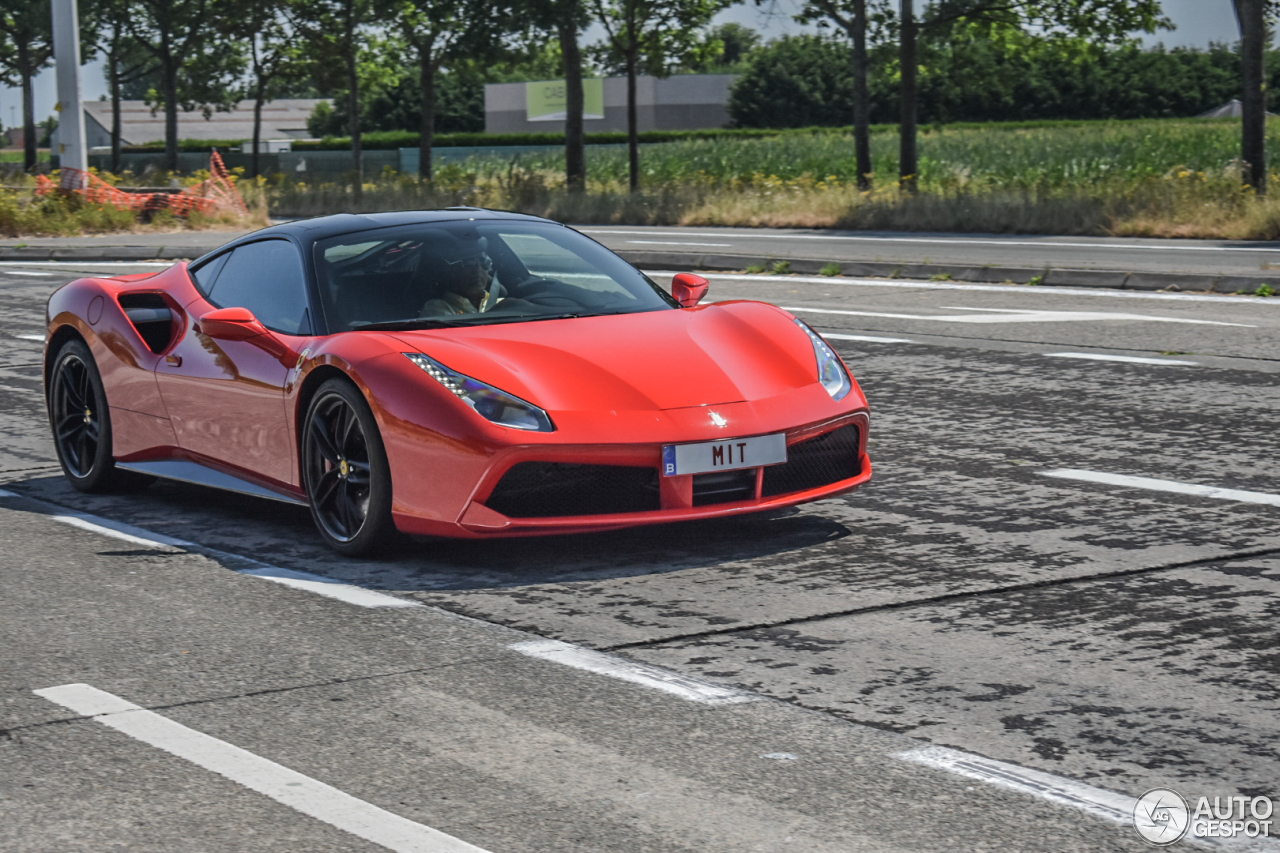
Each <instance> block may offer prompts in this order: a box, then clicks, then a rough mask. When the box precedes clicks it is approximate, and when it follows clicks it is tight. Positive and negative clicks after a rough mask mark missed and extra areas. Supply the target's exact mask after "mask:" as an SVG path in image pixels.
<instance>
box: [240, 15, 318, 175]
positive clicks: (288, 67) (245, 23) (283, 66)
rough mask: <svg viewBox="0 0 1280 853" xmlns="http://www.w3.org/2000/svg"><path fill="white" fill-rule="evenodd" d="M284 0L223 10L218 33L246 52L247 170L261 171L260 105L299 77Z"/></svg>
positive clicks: (297, 55) (298, 59) (296, 49)
mask: <svg viewBox="0 0 1280 853" xmlns="http://www.w3.org/2000/svg"><path fill="white" fill-rule="evenodd" d="M285 2H286V0H239V2H238V3H235V4H233V5H232V6H231V8H230V9H226V10H225V12H226V13H225V14H224V16H223V17H222V18H221V19H220V21H219V28H220V30H221V32H222V33H223V34H224V35H225V36H226V37H227V38H229V39H238V40H240V41H241V43H242V45H243V46H244V47H243V49H244V50H245V51H246V53H247V54H248V56H247V62H248V81H247V83H246V84H245V86H244V88H243V93H244V94H246V95H248V96H249V98H250V99H251V100H252V101H253V139H252V141H251V144H252V145H253V153H252V155H251V158H250V161H249V173H250V174H251V175H252V176H253V177H257V176H258V175H259V174H260V173H261V155H262V152H261V150H260V149H261V148H262V107H263V104H265V103H267V102H268V101H270V100H272V99H273V98H277V97H280V96H281V95H282V94H283V92H284V90H285V89H286V88H287V87H288V86H289V85H291V84H293V83H296V82H297V81H298V79H299V78H300V77H301V76H302V69H303V63H302V51H301V50H300V49H299V47H298V45H297V42H296V40H295V39H294V37H293V33H292V32H291V31H290V29H289V26H288V19H287V18H286V17H285Z"/></svg>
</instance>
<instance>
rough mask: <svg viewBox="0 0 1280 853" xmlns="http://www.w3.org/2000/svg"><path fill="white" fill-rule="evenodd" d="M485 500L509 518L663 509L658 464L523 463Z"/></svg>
mask: <svg viewBox="0 0 1280 853" xmlns="http://www.w3.org/2000/svg"><path fill="white" fill-rule="evenodd" d="M484 503H485V506H487V507H489V509H491V510H493V511H494V512H500V513H502V514H503V515H505V516H507V517H508V518H555V517H558V516H569V515H610V514H613V513H619V512H646V511H649V510H656V509H661V508H662V501H661V498H660V497H659V494H658V470H657V469H656V468H651V467H648V468H640V467H633V466H630V465H578V464H573V463H568V462H521V463H520V464H518V465H515V466H513V467H512V468H511V470H510V471H508V472H507V473H506V474H504V475H503V476H502V479H501V480H500V481H498V485H497V486H496V487H494V490H493V494H491V495H490V496H489V499H488V500H486V501H485V502H484Z"/></svg>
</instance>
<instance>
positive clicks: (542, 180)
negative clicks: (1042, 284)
mask: <svg viewBox="0 0 1280 853" xmlns="http://www.w3.org/2000/svg"><path fill="white" fill-rule="evenodd" d="M1269 136H1270V139H1269V143H1268V148H1269V151H1271V152H1272V158H1273V164H1274V166H1275V167H1276V170H1277V171H1280V123H1273V127H1272V129H1271V130H1270V132H1269ZM897 147H898V137H897V133H896V131H895V130H894V129H893V128H880V129H877V130H876V132H875V133H873V135H872V155H873V162H874V167H875V172H874V174H873V175H872V183H873V188H872V189H871V190H870V191H869V192H861V191H859V190H858V189H857V181H856V178H857V176H856V175H855V174H854V168H855V167H854V163H853V140H852V137H851V136H850V134H848V133H846V132H839V131H833V130H831V129H827V130H824V131H821V132H818V131H814V132H791V133H787V134H782V135H778V136H771V137H719V138H705V139H685V140H680V141H674V142H664V143H656V144H651V145H646V146H644V147H643V149H642V152H641V162H642V175H641V185H642V191H641V192H639V193H631V192H629V190H628V188H627V186H628V184H627V155H626V149H625V148H624V147H601V148H592V149H589V152H588V187H587V192H585V193H576V194H575V193H570V192H568V191H567V190H566V188H565V185H564V159H563V154H562V153H561V152H557V151H549V152H546V151H543V152H531V153H529V154H523V155H519V156H517V157H514V158H511V157H498V156H476V157H471V158H469V159H467V160H463V161H460V162H451V163H447V164H444V165H442V166H440V167H439V168H437V171H436V177H435V180H434V181H433V182H432V183H430V184H424V183H420V182H419V181H418V180H417V178H416V176H414V175H404V174H398V173H395V172H391V171H388V172H385V173H383V174H382V175H379V176H376V177H374V178H372V179H370V180H367V181H366V182H365V184H364V185H363V188H362V190H363V191H362V193H361V200H360V202H359V203H357V202H356V199H355V194H354V193H353V188H352V186H351V185H350V182H349V181H346V182H343V181H329V182H324V181H322V182H315V181H313V182H301V181H297V180H295V179H294V178H293V177H292V176H276V177H275V178H274V179H272V180H270V181H267V180H263V179H258V180H256V181H247V180H246V181H241V182H240V185H239V186H240V189H241V192H242V194H243V195H244V196H245V199H246V201H247V202H248V203H249V205H250V208H251V210H252V211H253V214H252V216H251V217H250V219H249V220H247V221H238V222H236V223H231V222H228V221H226V220H225V218H213V219H208V218H204V219H202V218H201V217H192V219H191V220H189V221H187V222H183V223H177V222H175V223H162V224H163V225H164V226H165V227H187V228H202V227H234V226H235V225H244V226H245V227H251V226H252V225H253V224H263V223H265V222H266V217H267V213H268V211H269V212H270V214H271V215H274V216H287V217H300V216H313V215H319V214H325V213H335V212H339V211H350V212H368V211H377V210H395V209H408V208H424V207H451V206H457V205H471V206H477V207H490V208H498V209H505V210H518V211H522V212H526V213H533V214H537V215H541V216H547V217H550V218H553V219H559V220H562V221H567V222H575V223H582V224H587V223H597V224H599V223H616V224H646V225H701V226H707V225H741V226H759V227H810V228H849V229H883V230H901V231H967V232H985V233H1040V234H1082V235H1084V234H1094V235H1123V236H1151V237H1200V238H1209V237H1218V238H1230V239H1280V174H1278V175H1273V177H1272V179H1271V180H1272V185H1273V188H1274V191H1273V193H1272V194H1271V195H1269V196H1265V197H1259V196H1257V195H1255V194H1254V193H1252V192H1251V191H1247V190H1245V189H1242V187H1241V180H1240V176H1241V168H1240V162H1239V160H1238V156H1239V150H1240V124H1239V121H1238V120H1231V119H1226V120H1208V121H1206V120H1195V119H1179V120H1158V121H1113V122H1068V123H1058V124H1054V123H1040V124H1028V125H1011V124H1010V125H985V126H984V125H977V126H974V125H965V126H952V127H942V128H926V129H924V130H922V132H921V135H920V174H919V175H918V179H919V186H920V191H919V192H918V193H915V194H910V193H905V192H902V191H900V190H899V188H898V186H897V173H898V151H897ZM145 177H146V181H147V182H149V183H156V182H157V177H156V176H145ZM161 177H163V178H165V180H166V181H167V179H168V177H170V176H161ZM192 179H193V178H188V180H192ZM132 180H138V178H133V179H132ZM121 182H122V183H129V182H132V181H131V176H128V175H126V176H122V178H121ZM5 205H7V206H5V207H4V210H5V211H8V212H7V213H3V212H0V229H10V230H8V231H6V233H11V229H12V228H14V227H27V228H44V229H45V231H44V233H55V232H56V233H64V232H63V231H58V230H57V229H64V230H65V229H67V228H71V227H74V226H73V225H72V224H69V223H72V222H73V221H74V218H68V217H69V216H70V214H66V213H61V212H58V211H57V210H55V211H53V212H52V213H50V214H49V216H50V218H49V221H48V223H47V224H46V225H40V224H39V223H38V222H36V221H35V219H33V218H32V217H30V216H29V217H27V218H26V219H24V220H22V221H23V222H24V223H26V225H25V226H19V225H10V224H7V223H10V222H17V221H18V218H20V217H19V216H18V213H17V212H16V211H18V210H19V209H21V208H22V205H20V204H19V205H17V206H16V207H15V205H14V203H13V202H12V200H9V201H6V202H5ZM33 216H34V214H33ZM82 216H83V217H85V226H84V227H86V228H89V227H93V228H98V227H104V228H105V227H112V223H113V222H115V220H113V219H111V218H110V217H109V216H107V218H106V219H102V218H101V217H99V220H95V221H94V222H93V223H92V224H90V221H89V220H92V219H93V217H92V216H90V215H89V214H88V213H85V214H82ZM33 223H34V224H33ZM120 227H138V226H134V225H126V226H120ZM148 227H156V226H155V224H154V223H153V225H152V226H148ZM24 233H37V231H25V232H24Z"/></svg>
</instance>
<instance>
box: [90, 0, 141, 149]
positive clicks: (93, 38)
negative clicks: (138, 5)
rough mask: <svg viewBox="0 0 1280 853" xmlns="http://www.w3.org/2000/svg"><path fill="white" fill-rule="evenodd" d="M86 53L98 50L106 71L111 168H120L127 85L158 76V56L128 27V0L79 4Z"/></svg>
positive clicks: (99, 0)
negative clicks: (140, 42) (123, 102)
mask: <svg viewBox="0 0 1280 853" xmlns="http://www.w3.org/2000/svg"><path fill="white" fill-rule="evenodd" d="M80 11H81V16H80V31H81V42H82V43H83V44H84V45H85V51H84V52H85V55H86V56H87V55H90V54H91V53H94V52H96V53H98V54H100V55H101V56H102V59H103V64H104V65H105V66H106V71H107V90H108V91H109V92H110V97H111V171H112V172H119V171H120V169H121V156H120V155H121V147H122V140H121V137H120V101H121V100H122V99H123V92H124V87H125V86H126V85H128V84H129V83H132V82H134V81H139V80H148V79H149V78H151V77H153V76H155V70H156V65H155V60H154V59H153V57H152V55H151V53H150V52H149V51H147V50H146V49H145V48H144V47H143V46H142V45H140V44H139V43H138V41H137V39H135V38H134V37H133V35H132V33H130V31H129V26H128V23H127V19H128V16H129V0H97V2H95V3H86V4H84V5H82V6H81V7H80Z"/></svg>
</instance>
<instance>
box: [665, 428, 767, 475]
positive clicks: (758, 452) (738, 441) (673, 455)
mask: <svg viewBox="0 0 1280 853" xmlns="http://www.w3.org/2000/svg"><path fill="white" fill-rule="evenodd" d="M786 461H787V436H786V434H785V433H777V434H776V435H757V436H755V437H753V438H733V439H729V440H727V441H704V442H700V443H698V444H668V445H665V446H664V447H663V448H662V473H663V475H664V476H667V477H673V476H676V475H678V474H705V473H706V472H708V471H734V470H737V469H740V468H755V467H757V466H759V465H777V464H779V463H781V462H786Z"/></svg>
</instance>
